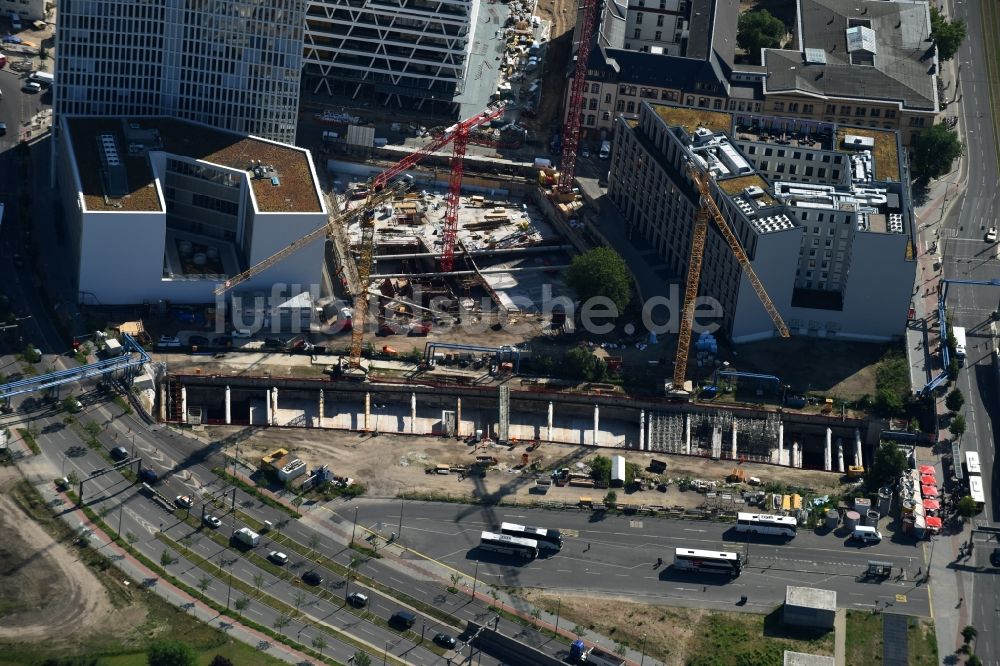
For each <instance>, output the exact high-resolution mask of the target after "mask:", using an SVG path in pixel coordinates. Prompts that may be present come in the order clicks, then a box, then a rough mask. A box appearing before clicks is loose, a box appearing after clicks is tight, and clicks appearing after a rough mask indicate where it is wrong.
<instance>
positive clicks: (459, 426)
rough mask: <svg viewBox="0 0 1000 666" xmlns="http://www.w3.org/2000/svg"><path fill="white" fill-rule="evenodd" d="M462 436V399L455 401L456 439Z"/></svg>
mask: <svg viewBox="0 0 1000 666" xmlns="http://www.w3.org/2000/svg"><path fill="white" fill-rule="evenodd" d="M461 436H462V399H461V398H457V399H456V400H455V437H461Z"/></svg>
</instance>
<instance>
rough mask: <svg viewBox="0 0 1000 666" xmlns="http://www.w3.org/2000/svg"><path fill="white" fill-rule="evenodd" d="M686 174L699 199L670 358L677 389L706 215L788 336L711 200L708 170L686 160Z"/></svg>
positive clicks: (682, 375)
mask: <svg viewBox="0 0 1000 666" xmlns="http://www.w3.org/2000/svg"><path fill="white" fill-rule="evenodd" d="M688 175H689V176H690V177H691V180H692V181H694V184H695V187H697V188H698V196H699V203H698V212H697V213H696V215H695V223H694V225H695V226H694V233H693V234H692V239H691V259H690V261H689V262H688V275H687V283H686V285H685V288H684V309H683V310H682V315H681V325H680V330H679V332H678V335H677V357H676V359H675V362H674V378H673V388H674V390H678V391H681V390H683V389H684V382H685V378H686V376H687V362H688V354H689V353H690V350H691V331H692V328H693V327H694V309H695V300H696V299H697V297H698V288H699V286H700V285H701V267H702V262H703V259H704V256H705V241H706V238H707V236H708V218H709V217H710V216H711V218H712V219H713V220H715V224H716V226H718V228H719V232H720V233H721V234H722V237H723V238H725V239H726V243H727V244H728V245H729V249H730V250H731V251H732V253H733V256H735V257H736V260H737V261H738V262H739V264H740V267H741V268H742V269H743V273H744V274H745V275H746V276H747V280H749V281H750V284H751V286H753V290H754V292H756V294H757V298H759V299H760V302H761V304H762V305H763V306H764V309H765V310H766V311H767V314H768V315H770V317H771V320H772V321H773V322H774V327H775V328H776V329H777V330H778V334H779V335H780V336H781V337H783V338H787V337H789V332H788V326H786V325H785V321H784V319H782V318H781V313H779V312H778V308H777V307H775V305H774V302H773V301H772V300H771V297H770V296H768V295H767V290H765V289H764V285H763V284H762V283H761V281H760V278H758V277H757V273H756V272H755V271H754V269H753V265H752V264H751V263H750V258H749V257H747V253H746V251H745V250H744V249H743V245H742V244H741V243H740V239H739V238H737V237H736V234H734V233H733V230H732V229H731V228H730V226H729V223H728V222H726V218H725V217H724V216H723V215H722V211H720V210H719V206H718V205H717V204H716V203H715V199H713V198H712V192H711V189H710V188H709V185H708V178H709V176H708V174H707V173H706V172H705V171H704V170H702V169H701V168H699V167H697V166H696V165H695V164H694V163H693V162H691V163H689V164H688Z"/></svg>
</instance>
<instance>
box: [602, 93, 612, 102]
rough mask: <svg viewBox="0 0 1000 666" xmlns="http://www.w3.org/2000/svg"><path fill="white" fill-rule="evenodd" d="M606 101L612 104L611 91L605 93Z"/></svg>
mask: <svg viewBox="0 0 1000 666" xmlns="http://www.w3.org/2000/svg"><path fill="white" fill-rule="evenodd" d="M604 103H605V104H611V93H604Z"/></svg>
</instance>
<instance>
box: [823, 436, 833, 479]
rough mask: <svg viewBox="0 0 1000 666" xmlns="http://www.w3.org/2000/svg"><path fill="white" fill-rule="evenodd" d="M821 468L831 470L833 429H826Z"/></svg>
mask: <svg viewBox="0 0 1000 666" xmlns="http://www.w3.org/2000/svg"><path fill="white" fill-rule="evenodd" d="M823 469H825V470H826V471H827V472H832V471H833V430H831V429H830V428H827V429H826V448H825V449H824V450H823Z"/></svg>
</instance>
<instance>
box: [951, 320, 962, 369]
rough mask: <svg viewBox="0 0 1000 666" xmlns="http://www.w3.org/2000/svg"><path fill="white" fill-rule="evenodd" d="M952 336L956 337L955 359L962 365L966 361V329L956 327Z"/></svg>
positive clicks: (952, 330) (952, 331)
mask: <svg viewBox="0 0 1000 666" xmlns="http://www.w3.org/2000/svg"><path fill="white" fill-rule="evenodd" d="M951 334H952V335H953V336H955V357H956V358H957V359H958V361H959V363H961V362H962V361H964V360H965V329H964V328H962V327H961V326H956V327H954V328H953V329H951Z"/></svg>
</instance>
